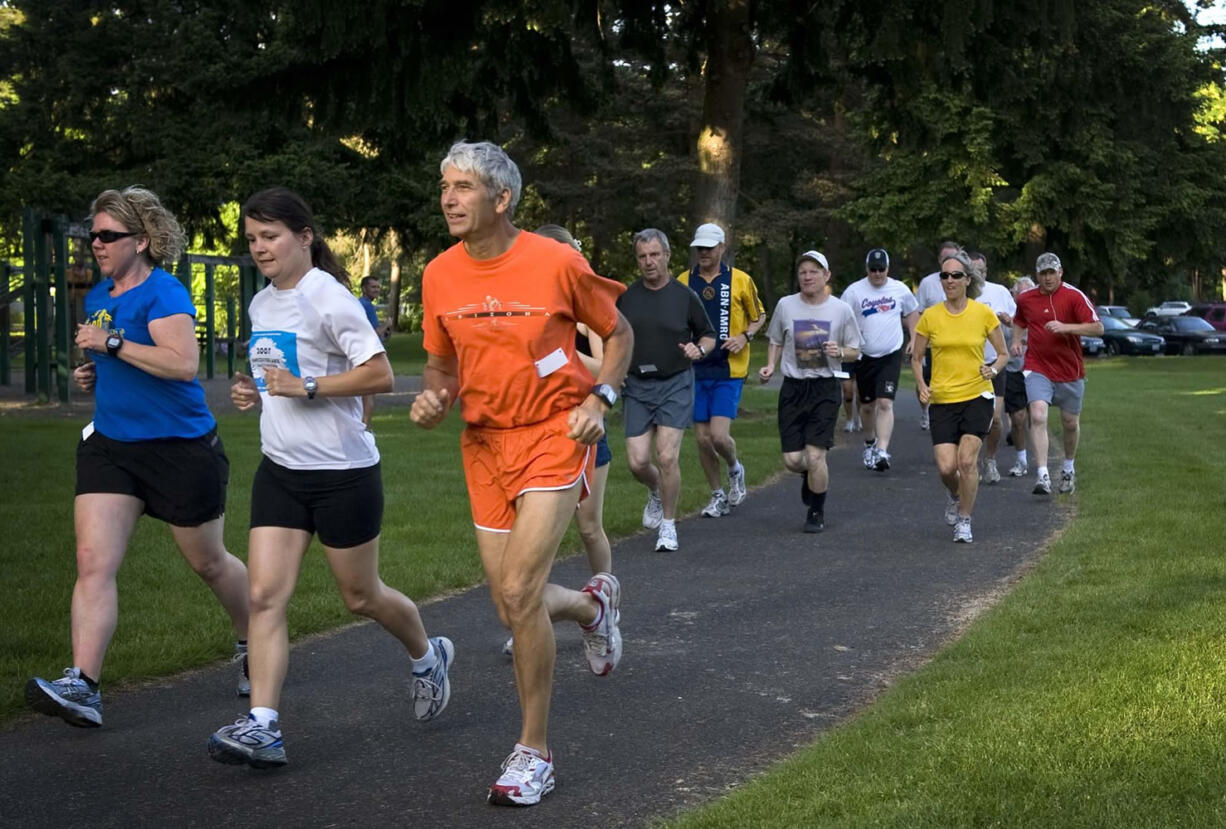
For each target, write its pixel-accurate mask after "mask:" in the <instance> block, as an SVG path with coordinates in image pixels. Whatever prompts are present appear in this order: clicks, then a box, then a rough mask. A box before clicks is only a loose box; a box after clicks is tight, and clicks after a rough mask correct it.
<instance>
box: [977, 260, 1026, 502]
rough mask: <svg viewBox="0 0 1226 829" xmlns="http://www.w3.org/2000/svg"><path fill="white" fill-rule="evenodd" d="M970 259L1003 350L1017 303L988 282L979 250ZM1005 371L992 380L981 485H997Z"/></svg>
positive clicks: (987, 351) (988, 354)
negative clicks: (992, 399)
mask: <svg viewBox="0 0 1226 829" xmlns="http://www.w3.org/2000/svg"><path fill="white" fill-rule="evenodd" d="M967 257H968V258H969V259H970V260H971V277H972V278H973V279H974V280H975V284H976V285H978V286H979V296H978V297H976V299H978V301H979V302H982V303H983V304H984V305H986V306H988V307H989V308H991V309H992V310H993V311H995V312H996V318H997V319H998V320H1000V327H1001V331H1002V332H1003V333H1004V337H1005V348H1006V349H1007V348H1008V347H1009V346H1010V345H1011V344H1012V341H1013V331H1012V329H1013V312H1014V311H1016V310H1017V304H1016V303H1015V302H1014V301H1013V294H1011V293H1009V289H1008V288H1006V287H1005V286H1004V285H1001V284H999V283H997V282H989V281H988V257H987V256H986V255H984V254H983V253H980V252H979V251H972V252H970V253H969V254H967ZM995 360H996V349H995V348H993V347H992V343H991V342H985V343H984V344H983V361H984V362H985V363H991V362H994V361H995ZM1007 374H1008V370H1006V371H1001V372H998V373H997V374H996V376H995V377H993V378H992V394H993V396H994V397H995V399H996V402H995V405H994V407H993V409H992V428H991V429H990V430H989V431H988V435H987V437H986V438H984V441H983V475H982V480H983V482H984V483H985V484H998V483H1000V470H999V469H997V468H996V451H997V450H998V449H999V448H1000V437H1001V435H1002V434H1003V433H1004V416H1005V382H1006V375H1007Z"/></svg>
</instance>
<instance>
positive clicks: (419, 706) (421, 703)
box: [413, 636, 455, 722]
mask: <svg viewBox="0 0 1226 829" xmlns="http://www.w3.org/2000/svg"><path fill="white" fill-rule="evenodd" d="M430 646H431V647H432V648H434V654H435V656H437V657H438V659H437V661H435V663H434V667H433V668H431V669H430V670H428V671H424V672H422V673H420V674H419V673H417V672H416V671H414V672H413V716H414V717H416V718H417V719H419V720H421V721H422V722H425V721H426V720H432V719H434V718H435V717H437V716H438V715H439V714H441V713H443V709H444V708H446V707H447V701H448V700H450V699H451V680H450V679H448V678H447V670H448V669H449V668H450V667H451V663H452V662H454V661H455V645H453V644H451V640H450V639H448V638H447V637H446V636H436V637H434V638H433V639H431V640H430Z"/></svg>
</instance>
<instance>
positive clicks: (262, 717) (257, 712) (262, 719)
mask: <svg viewBox="0 0 1226 829" xmlns="http://www.w3.org/2000/svg"><path fill="white" fill-rule="evenodd" d="M251 719H253V720H255V721H256V722H258V723H259V724H260V728H268V726H270V725H272V722H273V720H276V719H279V718H278V717H277V711H276V709H275V708H252V709H251Z"/></svg>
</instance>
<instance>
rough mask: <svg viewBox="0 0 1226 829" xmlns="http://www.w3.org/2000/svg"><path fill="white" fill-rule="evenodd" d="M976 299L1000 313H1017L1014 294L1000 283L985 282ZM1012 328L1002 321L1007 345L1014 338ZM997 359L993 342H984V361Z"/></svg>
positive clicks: (1010, 314) (988, 361) (1011, 314)
mask: <svg viewBox="0 0 1226 829" xmlns="http://www.w3.org/2000/svg"><path fill="white" fill-rule="evenodd" d="M976 299H977V300H978V301H979V302H982V303H983V304H984V305H986V306H988V307H989V308H991V309H992V310H993V311H995V312H996V313H998V314H999V313H1001V312H1002V311H1003V312H1004V313H1006V314H1008V315H1009V316H1013V315H1014V314H1015V313H1017V303H1016V302H1014V301H1013V294H1011V293H1009V289H1008V288H1006V287H1005V286H1004V285H1001V284H999V283H996V282H985V283H983V290H982V291H980V292H979V296H978V297H976ZM1011 329H1012V326H1009V325H1004V324H1003V323H1002V325H1001V330H1002V331H1003V332H1004V335H1005V345H1006V346H1007V345H1009V342H1010V340H1012V339H1013V335H1012V333H1011ZM995 359H996V349H995V348H993V347H992V343H991V342H985V343H984V344H983V361H984V362H985V363H990V362H993V361H994V360H995Z"/></svg>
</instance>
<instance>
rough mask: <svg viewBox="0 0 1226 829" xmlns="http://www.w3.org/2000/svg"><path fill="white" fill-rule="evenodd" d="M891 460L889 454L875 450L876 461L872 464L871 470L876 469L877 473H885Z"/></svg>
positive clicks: (881, 450) (882, 450)
mask: <svg viewBox="0 0 1226 829" xmlns="http://www.w3.org/2000/svg"><path fill="white" fill-rule="evenodd" d="M891 460H893V458H892V457H890V453H889V452H887V451H885V450H884V449H878V450H877V460H876V462H875V463H874V464H873V469H876V470H877V471H878V472H885V471H886V470H887V469H889V468H890V461H891Z"/></svg>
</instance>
